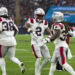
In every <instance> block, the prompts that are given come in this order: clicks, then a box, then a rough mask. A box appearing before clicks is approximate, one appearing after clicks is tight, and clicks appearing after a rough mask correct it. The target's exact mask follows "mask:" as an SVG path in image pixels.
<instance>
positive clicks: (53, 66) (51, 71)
mask: <svg viewBox="0 0 75 75" xmlns="http://www.w3.org/2000/svg"><path fill="white" fill-rule="evenodd" d="M55 70H56V63H51V67H50V71H49V75H54V72H55Z"/></svg>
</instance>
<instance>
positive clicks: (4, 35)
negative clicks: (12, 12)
mask: <svg viewBox="0 0 75 75" xmlns="http://www.w3.org/2000/svg"><path fill="white" fill-rule="evenodd" d="M14 25H15V24H14V21H13V19H12V18H10V19H8V18H3V17H0V45H4V46H13V45H16V40H15V38H14V30H13V26H14Z"/></svg>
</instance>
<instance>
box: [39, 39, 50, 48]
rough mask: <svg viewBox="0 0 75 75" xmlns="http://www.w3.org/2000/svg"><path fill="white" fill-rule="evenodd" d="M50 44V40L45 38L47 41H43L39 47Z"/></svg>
mask: <svg viewBox="0 0 75 75" xmlns="http://www.w3.org/2000/svg"><path fill="white" fill-rule="evenodd" d="M48 42H50V38H45V39H43V40H42V42H41V43H40V44H39V46H40V47H41V46H43V45H44V44H46V43H48Z"/></svg>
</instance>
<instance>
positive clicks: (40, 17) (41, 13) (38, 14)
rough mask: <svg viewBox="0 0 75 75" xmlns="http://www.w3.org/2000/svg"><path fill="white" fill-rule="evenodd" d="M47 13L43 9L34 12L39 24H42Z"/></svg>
mask: <svg viewBox="0 0 75 75" xmlns="http://www.w3.org/2000/svg"><path fill="white" fill-rule="evenodd" d="M44 16H45V11H44V10H43V9H42V8H37V9H36V10H35V11H34V17H35V19H36V20H37V21H38V22H42V21H43V20H44Z"/></svg>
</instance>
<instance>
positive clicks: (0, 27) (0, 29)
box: [0, 22, 2, 32]
mask: <svg viewBox="0 0 75 75" xmlns="http://www.w3.org/2000/svg"><path fill="white" fill-rule="evenodd" d="M1 31H2V22H0V32H1Z"/></svg>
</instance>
